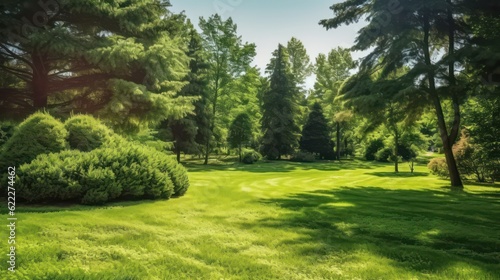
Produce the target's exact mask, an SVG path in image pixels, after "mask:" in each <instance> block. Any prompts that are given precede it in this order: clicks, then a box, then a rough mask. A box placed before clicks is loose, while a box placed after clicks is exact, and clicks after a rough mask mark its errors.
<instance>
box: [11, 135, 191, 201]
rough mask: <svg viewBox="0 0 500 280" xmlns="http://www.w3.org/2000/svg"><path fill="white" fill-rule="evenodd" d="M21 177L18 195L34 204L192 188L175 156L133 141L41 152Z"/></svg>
mask: <svg viewBox="0 0 500 280" xmlns="http://www.w3.org/2000/svg"><path fill="white" fill-rule="evenodd" d="M18 175H19V177H18V182H17V187H18V189H19V194H20V196H21V197H22V198H24V199H26V200H28V201H30V202H41V201H79V202H81V203H83V204H102V203H105V202H107V201H112V200H116V199H140V198H152V199H156V198H170V197H171V196H172V195H175V196H181V195H183V194H184V193H185V192H186V191H187V189H188V187H189V180H188V177H187V171H186V169H185V168H184V167H183V166H182V165H180V164H178V163H177V162H176V160H175V159H174V158H172V157H170V156H167V155H165V154H163V153H159V152H156V151H154V150H152V149H149V148H144V147H141V146H138V145H134V144H128V145H122V146H118V147H113V148H100V149H96V150H93V151H90V152H86V153H85V152H80V151H64V152H61V153H57V154H49V155H40V156H39V157H37V158H36V159H35V160H33V161H32V162H31V163H29V164H24V165H22V166H21V167H20V168H19V171H18Z"/></svg>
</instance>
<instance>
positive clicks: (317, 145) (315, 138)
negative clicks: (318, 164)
mask: <svg viewBox="0 0 500 280" xmlns="http://www.w3.org/2000/svg"><path fill="white" fill-rule="evenodd" d="M331 134H332V132H331V128H330V126H329V125H328V122H327V120H326V118H325V116H324V115H323V109H322V108H321V105H320V104H319V103H317V102H316V103H314V105H313V108H312V111H311V112H310V113H309V117H308V119H307V122H306V124H305V125H304V127H303V128H302V137H301V138H300V149H301V150H302V151H307V152H310V153H317V154H319V155H320V157H325V156H326V155H327V154H329V153H333V143H332V140H331V139H330V137H331Z"/></svg>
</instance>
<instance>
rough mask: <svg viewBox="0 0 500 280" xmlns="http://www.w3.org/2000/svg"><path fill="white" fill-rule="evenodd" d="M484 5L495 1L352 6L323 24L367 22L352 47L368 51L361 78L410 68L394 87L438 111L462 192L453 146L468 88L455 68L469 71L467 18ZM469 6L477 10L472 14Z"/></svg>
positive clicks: (338, 7) (365, 1)
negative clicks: (448, 114)
mask: <svg viewBox="0 0 500 280" xmlns="http://www.w3.org/2000/svg"><path fill="white" fill-rule="evenodd" d="M482 3H492V1H484V0H481V1H475V0H474V1H472V0H471V1H452V0H435V1H413V0H404V1H397V2H392V3H388V2H387V1H385V0H370V1H369V0H362V1H351V0H348V1H343V2H342V3H338V4H335V5H333V6H331V9H332V10H333V12H334V15H335V16H334V17H333V18H331V19H325V20H322V21H320V24H322V25H323V26H324V27H326V28H327V29H329V28H337V27H339V26H340V25H342V24H350V23H353V22H357V21H358V20H359V19H360V18H367V19H369V20H368V24H367V26H365V27H363V28H362V29H361V30H360V31H359V33H358V34H359V35H358V37H357V38H356V43H355V46H354V47H353V49H354V50H370V54H369V55H367V56H366V57H365V58H364V59H363V61H362V63H361V67H360V72H361V74H360V76H362V75H365V76H369V75H370V73H373V72H374V71H376V70H377V69H379V70H380V71H381V76H382V77H387V76H389V75H391V74H393V73H394V71H396V70H397V69H400V68H402V67H403V66H408V67H411V70H410V71H407V73H405V75H404V76H402V77H399V78H398V79H397V81H396V83H399V84H412V86H413V87H412V88H410V87H409V88H408V89H407V90H405V91H406V92H408V93H409V94H407V98H408V99H410V101H415V100H417V101H421V100H425V101H427V104H425V106H429V105H431V106H433V107H434V111H435V113H436V115H435V116H436V119H437V124H438V128H439V136H440V138H441V142H442V144H443V151H444V154H445V157H446V162H447V165H448V171H449V176H450V183H451V186H452V188H453V189H458V190H462V189H463V183H462V180H461V178H460V173H459V170H458V168H457V164H456V160H455V157H454V155H453V152H452V146H453V144H454V142H455V141H456V139H457V137H458V133H459V130H460V122H461V112H460V107H461V103H462V102H463V100H464V99H465V98H466V96H465V93H466V90H465V89H464V88H466V87H467V84H466V83H463V82H462V81H461V80H460V79H457V74H458V71H457V69H458V68H457V66H458V67H465V65H464V61H466V60H467V57H468V56H470V55H469V53H470V48H471V42H470V41H469V40H468V39H466V38H470V37H471V36H470V35H471V34H467V33H468V31H469V30H471V26H469V23H468V20H467V18H473V17H474V16H475V15H474V12H473V11H474V10H477V9H480V8H482V5H480V4H482ZM469 4H471V5H472V6H471V7H475V8H472V9H470V10H469V8H470V7H468V5H469ZM355 83H356V82H354V84H355ZM373 93H374V94H378V92H373ZM422 93H423V94H422ZM446 100H448V101H449V104H451V106H450V107H451V109H452V110H453V120H452V122H451V125H450V123H449V122H448V120H447V119H446V116H445V114H444V112H445V109H446V108H445V106H447V102H445V101H446Z"/></svg>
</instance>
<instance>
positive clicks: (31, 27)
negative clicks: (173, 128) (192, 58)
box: [0, 0, 191, 129]
mask: <svg viewBox="0 0 500 280" xmlns="http://www.w3.org/2000/svg"><path fill="white" fill-rule="evenodd" d="M168 6H169V3H168V1H161V0H133V1H126V2H123V1H117V0H116V1H115V0H110V1H106V3H104V2H101V1H84V2H82V1H35V0H27V1H16V0H6V1H3V2H2V9H1V14H0V29H1V30H3V31H4V32H3V33H4V34H3V36H1V37H0V71H1V75H2V76H3V75H9V76H10V77H13V78H15V81H13V82H11V83H9V84H4V87H2V88H0V106H1V108H2V110H0V111H1V112H2V113H3V114H10V115H18V116H24V115H26V114H29V113H31V112H33V111H35V110H39V109H42V108H43V109H53V108H54V110H53V111H54V112H55V113H58V114H67V113H68V112H69V111H74V112H84V113H95V114H97V115H99V116H101V117H103V118H106V119H107V120H108V121H109V122H110V123H112V124H114V125H116V126H117V127H120V128H124V129H137V128H138V127H141V126H144V125H147V124H150V123H158V122H159V121H161V120H164V119H166V118H168V117H182V116H183V115H185V113H186V112H187V111H188V110H189V109H190V108H191V107H190V102H188V99H183V98H178V99H175V98H173V96H174V95H175V94H176V93H177V92H178V91H179V90H180V89H181V88H182V86H183V82H182V81H181V80H182V78H183V77H184V76H185V75H186V73H187V70H188V69H187V62H188V60H187V56H186V55H185V53H184V43H183V40H182V38H181V36H180V35H181V34H179V31H180V29H181V28H182V17H183V16H182V15H173V14H172V13H170V12H169V10H168V9H167V7H168ZM176 100H177V102H176Z"/></svg>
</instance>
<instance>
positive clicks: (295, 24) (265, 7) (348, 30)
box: [171, 0, 364, 88]
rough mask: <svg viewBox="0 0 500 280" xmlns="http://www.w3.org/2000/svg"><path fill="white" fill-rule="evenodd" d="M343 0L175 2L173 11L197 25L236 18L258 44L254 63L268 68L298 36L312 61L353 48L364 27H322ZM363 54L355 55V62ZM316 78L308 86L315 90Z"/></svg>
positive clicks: (243, 32)
mask: <svg viewBox="0 0 500 280" xmlns="http://www.w3.org/2000/svg"><path fill="white" fill-rule="evenodd" d="M338 2H340V1H339V0H267V1H266V0H171V4H172V7H171V10H172V11H173V12H176V13H177V12H181V11H185V13H186V15H187V16H188V18H190V19H191V21H192V22H193V24H195V25H196V26H197V25H198V21H199V20H198V19H199V17H200V16H202V17H205V18H208V17H209V16H210V15H212V14H215V13H218V14H220V15H221V16H222V17H223V18H228V17H232V18H233V20H234V22H235V23H236V24H237V26H238V34H239V35H241V36H242V39H243V41H246V42H250V43H255V44H256V46H257V56H256V57H255V60H254V64H255V65H257V66H258V67H259V68H261V70H262V69H264V68H265V66H266V64H267V63H268V62H269V59H270V58H271V54H272V52H273V51H274V50H275V49H276V48H277V46H278V44H279V43H281V44H286V43H287V42H288V40H290V38H292V37H296V38H298V39H299V40H301V41H302V43H303V44H304V45H305V47H306V49H307V51H308V53H309V55H310V56H311V61H314V59H315V57H316V56H317V55H318V54H319V53H328V52H329V51H330V50H331V49H332V48H336V47H338V46H341V47H350V46H352V45H353V43H354V39H355V37H356V33H357V31H358V30H359V29H360V28H361V27H362V24H354V25H349V26H342V27H341V28H338V29H334V30H329V31H327V30H326V29H325V28H323V27H322V26H320V25H318V22H319V21H320V20H321V19H326V18H331V17H332V16H333V12H332V11H331V10H330V9H329V7H330V6H331V5H332V4H334V3H338ZM362 55H364V54H363V53H353V57H354V58H355V59H358V58H360V57H361V56H362ZM313 84H314V77H311V78H309V79H308V81H307V84H306V86H307V87H308V88H311V87H312V85H313Z"/></svg>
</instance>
